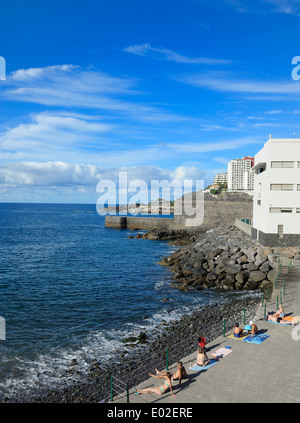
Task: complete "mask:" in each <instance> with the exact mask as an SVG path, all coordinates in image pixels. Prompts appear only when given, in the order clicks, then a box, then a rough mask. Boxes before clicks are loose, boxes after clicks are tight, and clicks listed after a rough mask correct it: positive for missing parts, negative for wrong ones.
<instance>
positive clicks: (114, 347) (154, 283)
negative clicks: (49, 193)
mask: <svg viewBox="0 0 300 423" xmlns="http://www.w3.org/2000/svg"><path fill="white" fill-rule="evenodd" d="M132 234H133V235H135V232H131V231H127V230H115V229H109V228H105V226H104V217H103V216H99V215H98V213H97V212H96V209H95V205H76V204H4V203H2V204H1V203H0V295H1V297H0V298H1V301H0V316H2V317H3V318H4V319H5V322H6V340H1V341H0V362H1V366H0V397H1V396H11V395H16V394H18V393H19V392H24V391H26V392H27V393H28V392H30V390H32V392H33V393H34V392H35V390H36V389H41V388H46V387H52V388H53V387H58V386H61V385H62V384H65V383H67V382H69V379H68V377H66V376H64V377H62V375H65V374H66V371H67V370H68V369H70V363H71V360H72V359H74V358H76V359H77V361H78V365H77V367H76V368H77V369H78V371H79V372H85V371H86V370H87V369H88V368H89V366H90V364H91V362H92V360H93V359H97V360H100V361H101V362H104V363H105V362H107V361H108V360H109V359H112V358H113V357H114V356H115V355H116V351H118V350H119V351H120V349H122V348H124V344H123V343H122V340H123V339H124V338H125V337H126V336H128V335H137V334H139V332H140V331H141V330H146V331H147V333H150V334H151V331H155V328H156V327H157V324H158V323H160V322H161V321H167V322H168V321H170V320H175V319H178V318H179V317H180V316H181V315H182V314H183V313H190V312H192V311H193V310H194V309H195V308H197V307H199V306H201V305H207V304H210V303H215V302H221V301H226V298H228V296H234V295H241V294H240V293H234V292H233V293H229V294H227V295H224V294H220V293H218V292H216V291H213V290H204V291H201V292H186V293H182V292H179V291H178V290H176V289H175V288H174V287H172V285H171V284H170V275H169V274H168V271H167V269H166V268H165V267H162V266H160V265H159V264H158V261H159V260H160V259H161V258H162V257H163V256H165V255H167V254H170V253H171V252H172V251H173V250H174V247H172V246H170V245H169V244H168V243H167V242H164V241H161V242H160V241H151V240H146V239H129V238H128V236H129V235H132ZM245 295H246V294H245ZM165 297H167V298H168V299H169V301H163V298H165ZM78 377H79V376H78ZM72 378H75V379H76V375H75V376H74V375H73V376H72Z"/></svg>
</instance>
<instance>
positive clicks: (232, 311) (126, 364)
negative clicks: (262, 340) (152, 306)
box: [2, 224, 300, 403]
mask: <svg viewBox="0 0 300 423" xmlns="http://www.w3.org/2000/svg"><path fill="white" fill-rule="evenodd" d="M132 237H133V236H132ZM135 238H147V239H152V240H154V239H157V240H168V241H170V242H171V243H172V244H173V245H177V246H178V247H179V248H178V250H177V251H175V252H174V253H173V254H171V255H170V256H169V257H165V258H163V259H162V260H161V261H160V264H161V265H164V266H166V267H167V268H168V269H169V270H170V271H171V273H172V275H173V283H174V286H176V288H178V289H179V290H182V291H186V290H190V289H193V290H202V289H209V288H214V289H220V290H222V291H228V290H237V291H240V293H241V295H239V293H238V292H237V296H236V297H235V299H234V300H231V301H227V302H226V303H223V304H213V305H208V306H205V307H201V308H199V309H197V310H195V311H193V312H192V313H190V314H188V315H184V316H182V317H181V318H180V319H179V320H178V321H176V322H172V323H169V324H167V323H166V322H165V323H162V324H161V325H159V326H158V327H157V330H156V333H154V334H153V333H151V334H148V333H143V332H142V333H139V334H133V336H132V337H130V338H127V339H124V350H122V351H116V355H115V358H114V359H112V360H111V361H110V363H109V364H107V363H102V362H100V361H97V360H93V362H92V364H91V366H90V368H89V370H88V371H87V372H86V374H82V375H81V377H80V380H78V381H77V382H75V381H74V382H72V383H70V384H69V385H68V386H65V387H64V388H61V389H57V390H53V389H39V387H37V391H36V393H35V394H34V395H33V394H26V395H25V394H20V395H19V396H18V397H17V398H16V397H14V398H4V399H2V402H14V403H27V402H33V403H95V402H96V403H98V402H107V401H109V399H110V392H111V375H113V377H115V378H116V379H118V380H119V381H121V383H122V384H123V386H124V391H125V389H126V384H128V387H129V388H131V387H133V386H135V385H137V384H139V383H141V382H143V381H144V380H146V379H147V378H148V372H149V371H154V369H155V367H157V368H160V369H163V368H165V367H166V356H168V360H169V364H170V365H171V364H173V363H175V362H176V361H177V360H181V359H183V358H184V357H186V356H187V355H189V354H191V353H193V352H195V353H196V349H197V339H198V337H199V336H200V335H203V336H205V338H206V339H207V341H208V342H212V341H213V340H214V339H216V338H217V337H218V336H220V335H222V332H223V323H224V319H226V320H225V322H226V331H228V330H231V329H232V328H233V326H234V323H235V322H236V321H238V322H240V323H243V322H244V320H243V319H245V321H249V320H251V319H253V317H254V316H255V313H256V311H257V308H258V306H259V303H260V301H261V290H264V289H266V288H270V289H271V287H272V286H273V280H274V278H275V274H276V267H277V262H278V257H279V256H285V257H290V258H299V257H300V248H296V247H295V248H285V249H284V248H269V247H262V246H261V245H260V244H258V243H257V242H255V241H253V240H251V239H250V238H249V237H248V236H247V235H246V234H244V233H243V232H242V231H240V230H238V229H237V228H236V227H234V226H232V225H226V224H221V225H219V226H218V227H216V228H211V227H201V228H200V229H198V230H197V231H191V230H180V231H173V230H172V231H161V230H160V231H158V230H154V231H148V232H147V233H144V234H141V233H139V234H137V235H136V236H135ZM248 290H249V291H253V292H252V293H251V292H248ZM76 365H77V361H76V358H74V360H73V361H72V362H71V363H70V371H69V375H72V374H74V375H76ZM62 377H63V376H62ZM119 384H120V382H119Z"/></svg>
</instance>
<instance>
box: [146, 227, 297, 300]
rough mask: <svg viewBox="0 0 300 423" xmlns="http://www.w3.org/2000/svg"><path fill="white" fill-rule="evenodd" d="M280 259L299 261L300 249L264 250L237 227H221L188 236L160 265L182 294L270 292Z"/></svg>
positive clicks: (268, 248) (265, 248)
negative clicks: (212, 291) (197, 292)
mask: <svg viewBox="0 0 300 423" xmlns="http://www.w3.org/2000/svg"><path fill="white" fill-rule="evenodd" d="M150 236H151V235H150ZM145 237H147V235H146V236H145ZM180 237H183V235H182V234H181V235H180ZM165 239H168V238H165ZM179 242H180V238H179ZM279 257H288V258H291V259H292V258H295V259H299V258H300V248H299V247H290V248H284V247H274V248H271V247H263V246H262V245H260V244H259V243H258V242H257V241H255V240H252V239H251V238H250V237H249V236H248V235H247V234H245V233H244V232H242V231H241V230H239V229H237V228H236V227H235V226H233V225H226V224H221V225H219V226H218V227H216V228H212V229H209V230H208V231H206V232H205V233H204V234H203V233H196V234H193V235H191V234H189V233H187V234H186V236H185V240H184V243H183V246H182V247H181V248H180V249H179V250H177V251H176V252H174V253H173V254H172V255H171V256H169V257H165V258H163V259H162V260H161V261H160V264H161V265H163V266H167V267H168V268H169V270H170V271H171V273H172V274H173V283H174V284H176V286H177V287H178V289H180V290H183V291H185V290H188V289H196V290H201V289H203V288H212V287H216V288H218V289H221V290H234V289H235V290H257V289H259V290H261V291H263V292H265V291H266V290H269V292H270V291H271V290H272V287H273V284H274V281H275V277H276V274H277V264H278V258H279Z"/></svg>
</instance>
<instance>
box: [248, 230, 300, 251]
mask: <svg viewBox="0 0 300 423" xmlns="http://www.w3.org/2000/svg"><path fill="white" fill-rule="evenodd" d="M253 229H254V228H253ZM252 233H253V235H254V231H253V232H252ZM255 239H256V238H255ZM257 240H258V242H259V243H260V244H261V245H268V246H270V247H275V246H279V247H297V246H300V235H299V234H284V235H283V238H279V237H278V234H266V233H264V232H262V231H258V237H257Z"/></svg>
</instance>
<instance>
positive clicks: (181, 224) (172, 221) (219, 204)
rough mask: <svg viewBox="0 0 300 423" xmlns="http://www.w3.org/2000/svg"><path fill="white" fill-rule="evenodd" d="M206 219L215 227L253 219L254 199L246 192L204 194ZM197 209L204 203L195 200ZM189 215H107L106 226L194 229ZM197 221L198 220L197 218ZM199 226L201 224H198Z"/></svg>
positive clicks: (206, 223)
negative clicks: (238, 220) (218, 195)
mask: <svg viewBox="0 0 300 423" xmlns="http://www.w3.org/2000/svg"><path fill="white" fill-rule="evenodd" d="M203 205H204V221H203V225H204V226H206V227H215V226H217V225H219V223H221V222H226V223H228V224H233V225H234V224H235V221H236V219H243V218H247V219H251V218H252V212H253V211H252V208H253V200H252V197H251V196H250V195H248V194H244V193H235V192H232V193H231V192H229V193H226V194H224V195H223V196H221V197H218V198H215V197H212V196H211V195H210V194H205V195H204V201H203ZM193 207H194V208H195V210H200V208H201V207H202V204H197V203H195V202H193ZM187 218H188V216H185V215H182V216H176V215H175V216H174V217H171V218H170V217H159V218H158V217H141V216H109V215H106V216H105V226H106V227H109V228H118V229H123V228H128V229H142V230H143V229H144V230H152V229H164V230H166V229H167V230H173V229H176V230H180V229H192V228H193V227H192V226H186V219H187ZM195 221H196V220H195ZM198 227H199V226H198Z"/></svg>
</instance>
